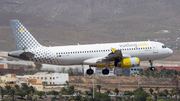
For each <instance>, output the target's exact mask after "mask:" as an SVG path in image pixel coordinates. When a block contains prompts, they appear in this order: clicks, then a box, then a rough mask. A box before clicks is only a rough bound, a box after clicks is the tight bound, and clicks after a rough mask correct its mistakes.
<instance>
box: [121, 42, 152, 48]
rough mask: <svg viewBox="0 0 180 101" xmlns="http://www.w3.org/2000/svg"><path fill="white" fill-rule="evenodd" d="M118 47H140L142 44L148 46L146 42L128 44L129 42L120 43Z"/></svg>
mask: <svg viewBox="0 0 180 101" xmlns="http://www.w3.org/2000/svg"><path fill="white" fill-rule="evenodd" d="M119 46H120V47H136V48H137V47H142V46H149V45H148V43H133V44H129V43H126V44H121V45H119Z"/></svg>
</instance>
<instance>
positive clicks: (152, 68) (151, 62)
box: [149, 60, 155, 71]
mask: <svg viewBox="0 0 180 101" xmlns="http://www.w3.org/2000/svg"><path fill="white" fill-rule="evenodd" d="M149 63H150V65H151V67H149V68H150V70H152V71H154V70H155V67H153V61H152V60H149Z"/></svg>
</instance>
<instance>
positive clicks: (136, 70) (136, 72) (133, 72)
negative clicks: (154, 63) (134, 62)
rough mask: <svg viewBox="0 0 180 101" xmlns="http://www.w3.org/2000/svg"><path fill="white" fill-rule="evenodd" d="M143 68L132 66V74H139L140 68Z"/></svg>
mask: <svg viewBox="0 0 180 101" xmlns="http://www.w3.org/2000/svg"><path fill="white" fill-rule="evenodd" d="M141 69H143V68H142V67H132V68H130V75H136V76H137V75H139V70H141Z"/></svg>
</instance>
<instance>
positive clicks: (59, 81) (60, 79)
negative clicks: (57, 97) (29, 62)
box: [24, 72, 69, 85]
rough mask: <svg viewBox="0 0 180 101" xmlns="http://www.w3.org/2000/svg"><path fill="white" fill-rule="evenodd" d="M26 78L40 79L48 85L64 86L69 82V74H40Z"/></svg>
mask: <svg viewBox="0 0 180 101" xmlns="http://www.w3.org/2000/svg"><path fill="white" fill-rule="evenodd" d="M24 77H26V78H36V79H39V80H41V81H42V82H46V84H47V85H63V84H65V83H66V81H69V75H68V74H67V73H48V72H38V73H36V74H34V75H24Z"/></svg>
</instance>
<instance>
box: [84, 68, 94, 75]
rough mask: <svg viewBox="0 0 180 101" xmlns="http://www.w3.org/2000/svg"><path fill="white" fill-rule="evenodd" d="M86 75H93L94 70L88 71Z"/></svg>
mask: <svg viewBox="0 0 180 101" xmlns="http://www.w3.org/2000/svg"><path fill="white" fill-rule="evenodd" d="M86 73H87V74H88V75H92V74H93V73H94V70H92V69H88V70H87V71H86Z"/></svg>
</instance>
